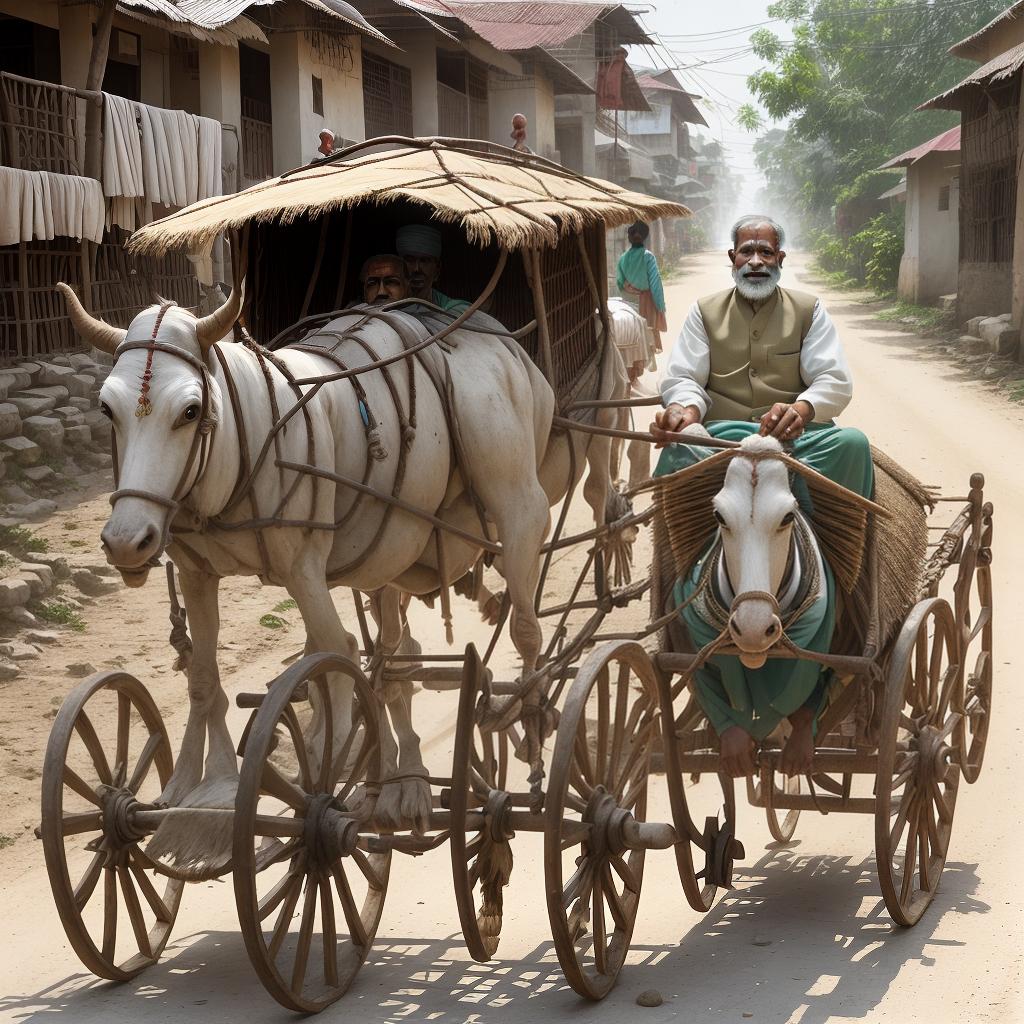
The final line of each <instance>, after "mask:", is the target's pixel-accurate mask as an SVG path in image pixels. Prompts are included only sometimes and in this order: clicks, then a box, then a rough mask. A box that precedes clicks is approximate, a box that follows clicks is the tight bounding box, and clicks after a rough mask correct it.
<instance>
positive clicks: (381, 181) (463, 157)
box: [128, 140, 690, 256]
mask: <svg viewBox="0 0 1024 1024" xmlns="http://www.w3.org/2000/svg"><path fill="white" fill-rule="evenodd" d="M408 142H409V145H406V146H403V147H400V148H397V149H394V150H389V151H387V152H385V153H369V154H366V155H363V156H360V157H358V158H354V159H351V160H347V161H345V162H338V163H319V164H313V165H311V166H309V167H303V168H299V169H298V170H295V171H291V172H288V173H287V174H284V175H281V176H280V177H278V178H272V179H269V180H268V181H263V182H260V183H258V184H256V185H253V186H251V187H250V188H247V189H245V190H244V191H242V192H237V193H234V194H232V195H228V196H214V197H211V198H210V199H204V200H203V201H201V202H198V203H193V204H192V205H191V206H188V207H186V208H185V209H184V210H180V211H178V212H177V213H174V214H171V215H170V216H169V217H164V218H163V219H161V220H158V221H154V222H153V223H151V224H147V225H146V226H145V227H143V228H141V229H140V230H139V231H136V232H135V234H133V235H132V237H131V239H130V240H129V242H128V248H129V250H130V251H132V252H135V253H139V254H141V255H147V256H162V255H165V254H166V253H167V252H169V251H170V250H172V249H175V250H185V251H187V252H192V253H202V252H205V251H206V250H208V249H209V248H210V246H212V244H213V241H214V239H215V238H216V237H217V235H219V234H220V233H221V232H223V231H227V230H232V229H239V228H241V227H243V226H245V225H246V224H267V223H276V224H282V225H287V224H290V223H292V222H293V221H294V220H295V219H296V218H298V217H300V216H311V217H317V216H319V215H320V214H323V213H327V212H329V211H333V210H344V209H347V208H350V207H354V206H356V205H359V204H372V205H376V206H383V205H386V204H388V203H392V202H395V201H396V200H406V201H408V202H411V203H414V204H417V205H419V206H422V207H423V208H424V209H426V210H428V211H429V213H430V217H431V218H432V219H434V220H437V221H440V222H441V223H444V224H460V225H461V226H462V228H463V230H464V231H465V233H466V238H467V240H468V241H469V242H471V243H472V244H474V245H479V246H480V247H485V246H487V245H489V244H490V243H492V242H497V243H498V244H499V245H501V246H503V247H504V248H506V249H519V248H525V247H530V248H541V247H545V248H553V247H554V246H556V245H558V242H559V240H560V239H561V238H564V237H566V236H568V235H572V234H577V233H579V232H580V231H582V230H583V229H584V228H586V227H588V226H590V225H592V224H595V223H599V222H600V223H603V224H605V225H607V226H608V227H617V226H620V225H623V224H629V223H631V222H632V221H634V220H636V219H637V218H643V219H646V220H650V219H656V218H659V217H689V216H690V210H689V209H687V207H685V206H682V205H680V204H679V203H672V202H668V201H666V200H659V199H654V198H652V197H651V196H646V195H643V194H641V193H639V192H631V191H629V190H628V189H624V188H621V187H620V186H618V185H615V184H613V183H611V182H607V181H602V180H601V179H598V178H587V177H584V176H582V175H577V174H573V173H572V172H569V171H566V170H565V169H564V168H559V167H557V165H553V164H547V163H546V162H543V161H540V162H538V163H532V162H530V161H528V160H524V159H522V158H510V157H509V156H506V155H505V152H506V151H504V150H502V149H501V147H492V149H493V150H494V152H490V151H488V152H483V151H481V150H479V149H470V148H462V147H460V146H457V145H451V144H443V143H439V142H432V143H431V142H428V141H427V140H408ZM468 145H469V144H467V147H468ZM475 145H477V146H479V145H480V144H479V143H477V144H475ZM507 152H508V153H511V151H507Z"/></svg>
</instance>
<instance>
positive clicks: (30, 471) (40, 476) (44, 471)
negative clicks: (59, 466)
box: [22, 466, 57, 484]
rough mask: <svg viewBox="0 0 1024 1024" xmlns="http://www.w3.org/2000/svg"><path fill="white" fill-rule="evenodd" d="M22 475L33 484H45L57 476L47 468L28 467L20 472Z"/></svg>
mask: <svg viewBox="0 0 1024 1024" xmlns="http://www.w3.org/2000/svg"><path fill="white" fill-rule="evenodd" d="M22 475H23V476H24V477H25V479H26V480H31V481H32V483H34V484H45V483H47V482H49V481H50V480H53V479H54V478H55V477H56V476H57V474H56V473H55V472H54V471H53V470H52V469H50V467H49V466H29V467H28V468H27V469H23V470H22Z"/></svg>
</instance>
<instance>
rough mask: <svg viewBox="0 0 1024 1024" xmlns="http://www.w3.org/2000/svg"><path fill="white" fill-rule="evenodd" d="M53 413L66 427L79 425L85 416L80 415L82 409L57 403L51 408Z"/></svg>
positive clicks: (83, 421)
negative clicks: (54, 407) (55, 406)
mask: <svg viewBox="0 0 1024 1024" xmlns="http://www.w3.org/2000/svg"><path fill="white" fill-rule="evenodd" d="M53 415H54V416H56V417H57V419H59V420H60V421H61V423H63V424H64V426H66V427H80V426H81V425H82V424H83V423H85V416H83V415H82V411H81V410H80V409H76V408H75V407H74V406H73V405H58V406H57V408H56V409H54V410H53Z"/></svg>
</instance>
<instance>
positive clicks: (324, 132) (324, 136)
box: [310, 128, 334, 164]
mask: <svg viewBox="0 0 1024 1024" xmlns="http://www.w3.org/2000/svg"><path fill="white" fill-rule="evenodd" d="M317 141H318V145H317V147H316V152H315V153H314V154H313V159H312V160H310V163H311V164H316V163H319V162H320V161H321V160H326V159H327V157H329V156H330V155H331V154H332V153H333V152H334V132H332V131H331V129H330V128H321V129H320V134H319V136H318V139H317Z"/></svg>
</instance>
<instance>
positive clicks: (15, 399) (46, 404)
mask: <svg viewBox="0 0 1024 1024" xmlns="http://www.w3.org/2000/svg"><path fill="white" fill-rule="evenodd" d="M5 404H6V405H13V406H14V408H15V409H16V410H17V412H18V415H19V416H21V417H22V418H24V417H26V416H41V415H42V414H43V413H44V412H49V411H50V410H51V409H53V408H54V407H55V406H56V405H57V399H56V398H50V397H48V396H46V395H33V394H30V393H29V392H28V391H18V392H15V393H14V394H13V395H8V396H7V401H6V403H5Z"/></svg>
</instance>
